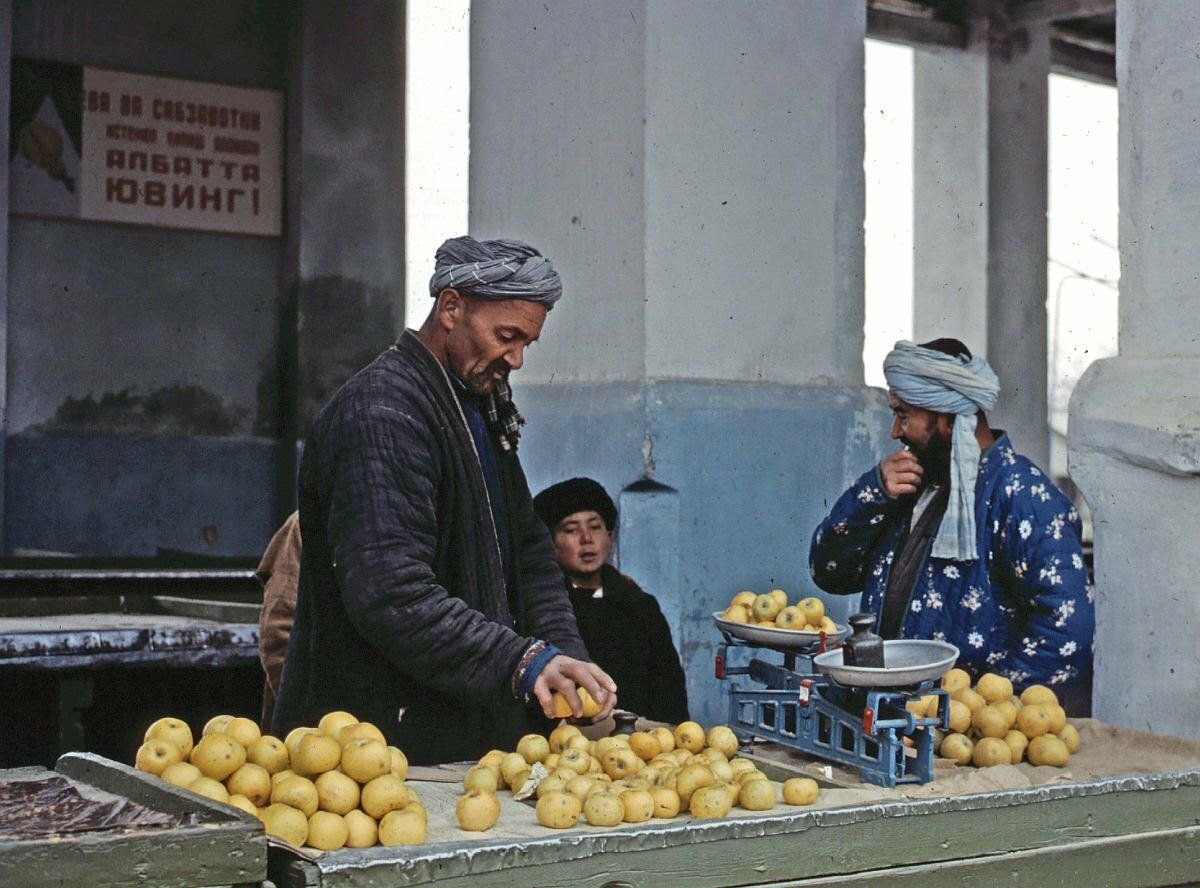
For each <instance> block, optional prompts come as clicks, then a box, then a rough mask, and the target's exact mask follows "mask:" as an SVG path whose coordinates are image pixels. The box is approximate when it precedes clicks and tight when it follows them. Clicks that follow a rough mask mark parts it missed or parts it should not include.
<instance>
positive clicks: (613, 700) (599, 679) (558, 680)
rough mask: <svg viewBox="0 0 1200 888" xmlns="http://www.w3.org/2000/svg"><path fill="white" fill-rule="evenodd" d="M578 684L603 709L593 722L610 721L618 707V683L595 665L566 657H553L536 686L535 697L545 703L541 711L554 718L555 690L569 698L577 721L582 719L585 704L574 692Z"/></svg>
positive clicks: (534, 684) (534, 689)
mask: <svg viewBox="0 0 1200 888" xmlns="http://www.w3.org/2000/svg"><path fill="white" fill-rule="evenodd" d="M576 685H579V686H581V687H583V688H585V689H586V690H587V692H588V693H589V694H591V695H592V699H594V700H595V701H596V702H597V703H599V704H600V706H601V709H600V711H599V712H598V713H597V714H596V715H595V717H594V718H592V721H593V722H598V721H601V720H602V719H605V718H608V716H609V713H611V712H612V711H613V707H614V706H616V705H617V683H616V682H614V681H613V680H612V679H611V678H609V677H608V673H606V672H605V671H604V670H603V669H601V668H600V667H599V666H597V665H596V664H595V663H585V662H583V661H582V660H576V659H574V658H573V657H568V656H566V655H564V654H559V655H558V656H557V657H554V658H552V659H551V660H550V662H549V663H547V664H546V668H544V669H543V670H542V674H541V675H539V676H538V677H537V681H535V682H534V683H533V694H534V696H535V697H537V698H538V702H539V703H541V704H542V712H544V713H546V718H554V702H553V700H552V699H551V695H552V694H553V693H554V692H555V691H558V692H559V693H560V694H562V695H563V696H564V697H566V699H567V703H568V704H570V706H571V712H572V714H573V715H574V717H575V718H577V719H578V718H583V703H582V701H580V699H579V694H577V693H575V686H576Z"/></svg>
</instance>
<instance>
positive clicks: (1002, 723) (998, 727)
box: [971, 705, 1008, 738]
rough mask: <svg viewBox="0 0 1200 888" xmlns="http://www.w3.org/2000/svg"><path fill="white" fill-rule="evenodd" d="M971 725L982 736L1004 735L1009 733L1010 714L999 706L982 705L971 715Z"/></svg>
mask: <svg viewBox="0 0 1200 888" xmlns="http://www.w3.org/2000/svg"><path fill="white" fill-rule="evenodd" d="M971 727H973V728H974V729H975V730H976V731H978V732H979V736H981V737H993V738H999V737H1003V736H1004V735H1005V734H1007V733H1008V716H1007V715H1005V714H1004V711H1003V710H1001V709H1000V708H999V707H997V706H991V705H988V706H980V707H979V708H978V709H976V710H975V712H974V713H973V714H972V715H971Z"/></svg>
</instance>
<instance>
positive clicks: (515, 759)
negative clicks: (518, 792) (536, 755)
mask: <svg viewBox="0 0 1200 888" xmlns="http://www.w3.org/2000/svg"><path fill="white" fill-rule="evenodd" d="M527 770H529V762H527V761H525V756H523V755H521V753H519V752H510V753H508V755H506V756H505V757H504V758H503V759H502V760H501V761H500V777H501V779H503V780H504V782H505V783H508V784H511V783H512V779H513V776H514V775H515V774H517V773H519V772H521V771H527Z"/></svg>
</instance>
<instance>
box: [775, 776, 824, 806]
mask: <svg viewBox="0 0 1200 888" xmlns="http://www.w3.org/2000/svg"><path fill="white" fill-rule="evenodd" d="M818 792H820V787H819V786H818V785H817V781H815V780H813V779H812V778H811V777H792V778H791V779H789V780H785V781H784V783H783V800H784V801H785V802H787V803H788V804H789V805H811V804H812V803H813V802H815V801H816V800H817V793H818Z"/></svg>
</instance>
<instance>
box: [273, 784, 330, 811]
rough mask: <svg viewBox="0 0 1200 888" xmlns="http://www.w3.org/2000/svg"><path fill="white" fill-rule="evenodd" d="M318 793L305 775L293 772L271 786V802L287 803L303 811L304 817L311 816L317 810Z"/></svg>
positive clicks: (290, 806) (314, 785)
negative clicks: (301, 775)
mask: <svg viewBox="0 0 1200 888" xmlns="http://www.w3.org/2000/svg"><path fill="white" fill-rule="evenodd" d="M319 802H320V795H319V794H318V793H317V787H316V784H314V783H313V782H312V781H311V780H309V779H308V778H307V777H300V776H298V775H296V774H293V775H292V776H291V777H288V778H286V779H284V780H280V781H279V782H278V783H276V784H275V785H274V786H273V787H272V788H271V804H279V805H287V806H288V807H289V808H295V809H297V810H298V811H302V812H304V816H305V818H308V817H311V816H312V815H313V812H314V811H316V810H317V805H318V804H319Z"/></svg>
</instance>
